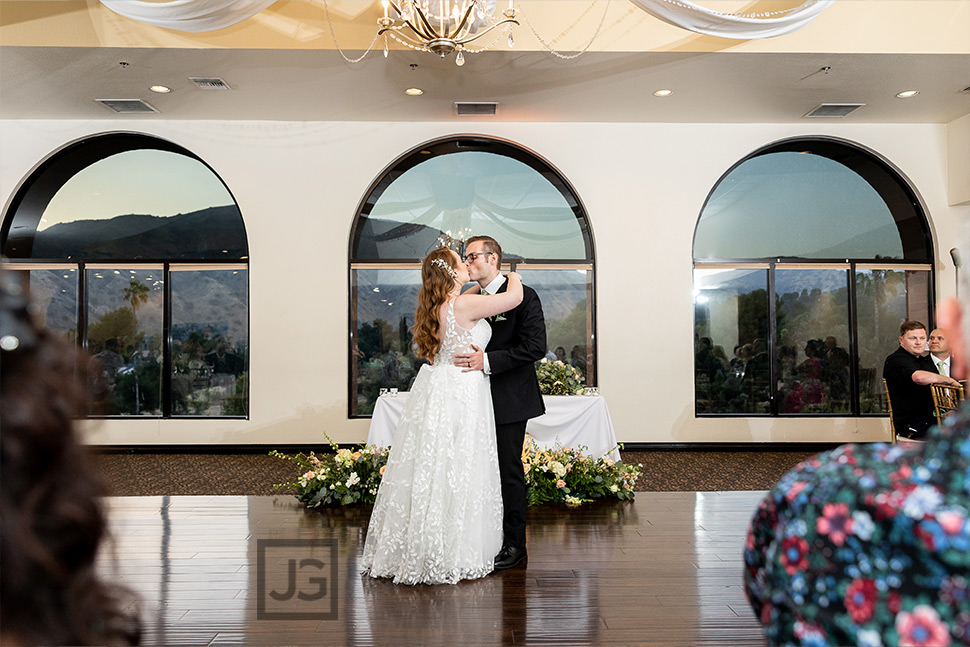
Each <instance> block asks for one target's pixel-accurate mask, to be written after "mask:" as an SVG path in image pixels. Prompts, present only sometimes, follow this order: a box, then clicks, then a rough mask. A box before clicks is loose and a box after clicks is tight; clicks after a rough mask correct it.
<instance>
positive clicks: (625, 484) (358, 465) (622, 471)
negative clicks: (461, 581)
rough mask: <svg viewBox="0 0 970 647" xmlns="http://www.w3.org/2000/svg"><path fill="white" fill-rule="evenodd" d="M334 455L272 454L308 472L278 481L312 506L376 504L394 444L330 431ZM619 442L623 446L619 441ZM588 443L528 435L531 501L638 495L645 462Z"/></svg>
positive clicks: (526, 464) (526, 449)
mask: <svg viewBox="0 0 970 647" xmlns="http://www.w3.org/2000/svg"><path fill="white" fill-rule="evenodd" d="M327 440H329V441H330V446H331V447H332V448H333V450H334V453H333V455H324V456H316V455H315V454H313V453H312V452H311V453H310V454H304V453H303V452H300V453H299V454H295V455H291V454H283V453H281V452H278V451H276V450H273V451H271V452H270V453H269V455H270V456H275V457H277V458H282V459H284V460H288V461H292V462H294V463H296V464H297V465H299V466H300V469H301V470H302V471H303V473H302V474H301V475H300V477H299V478H298V479H297V480H296V481H294V482H292V483H278V484H276V485H275V486H274V487H275V488H277V489H282V488H293V489H295V490H296V498H297V499H299V500H300V502H301V503H303V504H304V505H305V506H306V507H308V508H316V507H319V506H328V505H351V504H354V503H364V504H373V503H374V500H375V499H376V498H377V488H378V486H380V484H381V476H383V474H384V466H385V465H387V454H388V452H389V448H387V447H377V446H376V445H368V446H366V447H365V446H361V447H359V448H357V449H340V448H339V447H338V446H337V444H336V443H334V442H333V440H332V439H331V438H330V436H327ZM618 447H621V448H622V446H620V445H618ZM585 449H586V447H579V448H578V449H571V448H569V447H556V448H554V449H546V450H540V449H536V448H535V444H534V443H533V442H532V439H531V438H530V437H528V436H527V437H526V441H525V446H524V447H523V450H522V466H523V469H525V483H526V486H527V487H528V497H529V505H542V504H543V503H550V502H559V503H565V504H566V505H570V506H578V505H582V504H584V503H592V502H593V501H596V500H598V499H606V498H611V497H612V498H616V499H620V500H621V501H625V500H631V499H633V486H634V485H635V484H636V482H637V477H638V476H639V475H640V467H641V466H640V465H636V466H634V465H626V464H625V463H623V462H622V461H613V460H612V459H610V458H607V457H603V458H592V457H590V456H586V455H584V454H583V451H584V450H585Z"/></svg>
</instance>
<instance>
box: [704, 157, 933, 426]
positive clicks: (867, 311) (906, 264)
mask: <svg viewBox="0 0 970 647" xmlns="http://www.w3.org/2000/svg"><path fill="white" fill-rule="evenodd" d="M932 264H933V246H932V244H931V239H930V234H929V229H928V227H927V224H926V217H925V215H924V213H923V210H922V208H921V207H920V202H919V199H918V198H917V196H916V194H915V192H914V191H913V190H912V189H911V188H910V187H909V185H908V184H907V183H906V181H905V180H904V179H903V178H902V177H901V176H900V175H899V173H897V172H896V171H895V170H894V169H893V168H892V167H891V166H890V165H889V164H887V163H886V162H885V161H883V160H881V159H880V158H879V157H877V156H876V155H874V154H872V153H870V152H869V151H866V150H864V149H862V148H861V147H859V146H856V145H853V144H851V143H848V142H844V141H838V140H833V139H823V138H798V139H790V140H785V141H783V142H780V143H775V144H772V145H770V146H767V147H765V148H763V149H761V150H759V151H756V152H755V153H753V154H751V155H749V156H748V157H746V158H745V159H743V160H741V161H740V162H738V163H737V164H736V165H735V166H734V167H733V168H732V169H730V170H729V171H728V172H727V173H725V175H724V176H723V177H722V178H721V179H720V181H719V182H718V183H717V185H716V186H715V187H714V190H713V191H711V194H710V196H709V197H708V199H707V202H706V203H705V205H704V208H703V209H702V211H701V214H700V218H699V220H698V223H697V228H696V230H695V233H694V342H695V363H694V367H695V395H696V412H697V414H698V415H704V414H732V415H758V414H766V415H811V414H815V415H818V414H823V415H865V414H880V413H883V412H884V411H885V410H886V405H885V395H884V390H883V386H882V366H883V361H884V360H885V358H886V356H887V355H889V354H890V353H892V352H893V350H894V349H895V348H896V347H898V342H897V337H898V331H899V324H900V323H901V322H902V321H904V320H906V319H917V320H919V321H922V322H923V323H924V324H926V325H928V326H931V325H932V322H931V321H929V316H930V312H931V308H930V303H931V298H932V293H933V292H932V285H933V280H934V276H933V267H932Z"/></svg>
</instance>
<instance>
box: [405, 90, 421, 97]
mask: <svg viewBox="0 0 970 647" xmlns="http://www.w3.org/2000/svg"><path fill="white" fill-rule="evenodd" d="M404 94H406V95H408V96H411V97H417V96H421V95H422V94H424V90H422V89H421V88H408V89H407V90H405V91H404Z"/></svg>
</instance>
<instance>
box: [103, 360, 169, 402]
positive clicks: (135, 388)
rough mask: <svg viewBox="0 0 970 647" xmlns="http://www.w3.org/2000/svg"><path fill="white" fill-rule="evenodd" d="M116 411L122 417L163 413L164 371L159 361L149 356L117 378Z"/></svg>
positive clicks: (115, 391) (115, 392) (115, 390)
mask: <svg viewBox="0 0 970 647" xmlns="http://www.w3.org/2000/svg"><path fill="white" fill-rule="evenodd" d="M114 395H115V409H114V411H113V412H112V413H115V414H120V415H126V414H127V415H140V414H144V413H152V414H154V413H157V412H159V411H161V408H162V404H161V395H162V370H161V365H160V364H159V363H158V360H157V359H155V358H154V357H153V356H151V355H149V356H148V357H147V358H144V359H142V360H141V361H140V362H139V363H138V364H137V365H136V366H134V368H133V369H132V370H129V371H126V372H122V373H119V374H118V375H117V377H116V378H115V389H114Z"/></svg>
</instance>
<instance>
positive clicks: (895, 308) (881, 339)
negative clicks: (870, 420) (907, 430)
mask: <svg viewBox="0 0 970 647" xmlns="http://www.w3.org/2000/svg"><path fill="white" fill-rule="evenodd" d="M929 279H930V273H929V271H927V270H909V271H907V270H904V269H863V268H859V269H857V270H856V273H855V290H856V303H857V305H856V322H857V324H856V325H857V326H858V331H859V406H860V412H861V413H883V412H888V405H887V403H886V392H885V389H884V388H883V385H882V368H883V364H884V363H885V361H886V357H887V356H889V355H890V354H891V353H892V352H893V351H895V350H896V349H897V348H898V347H899V340H898V337H899V324H900V323H902V322H903V321H906V320H907V319H915V320H916V321H922V322H923V324H924V325H927V326H930V325H931V324H930V321H929V307H928V303H927V299H926V295H927V294H928V292H929V287H928V286H929Z"/></svg>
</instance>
